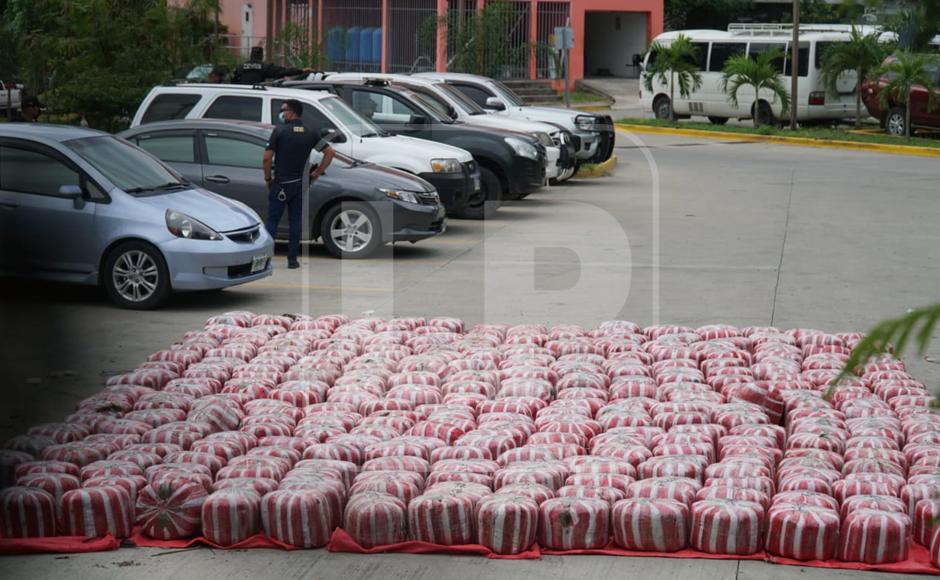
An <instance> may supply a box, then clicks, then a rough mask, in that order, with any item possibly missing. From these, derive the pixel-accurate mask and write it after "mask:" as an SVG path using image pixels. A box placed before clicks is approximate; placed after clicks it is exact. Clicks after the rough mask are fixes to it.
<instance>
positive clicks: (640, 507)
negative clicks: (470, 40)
mask: <svg viewBox="0 0 940 580" xmlns="http://www.w3.org/2000/svg"><path fill="white" fill-rule="evenodd" d="M689 521H690V517H689V507H688V506H687V505H686V504H684V503H680V502H677V501H673V500H669V499H642V498H632V499H625V500H621V501H618V502H617V503H615V504H614V506H613V508H612V510H611V523H612V526H613V538H614V543H615V544H617V545H618V546H620V547H622V548H625V549H627V550H641V551H651V552H676V551H679V550H683V549H685V548H686V547H687V546H688V544H689Z"/></svg>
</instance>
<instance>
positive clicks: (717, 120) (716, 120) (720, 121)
mask: <svg viewBox="0 0 940 580" xmlns="http://www.w3.org/2000/svg"><path fill="white" fill-rule="evenodd" d="M708 122H709V123H711V124H712V125H726V124H727V123H728V117H709V118H708Z"/></svg>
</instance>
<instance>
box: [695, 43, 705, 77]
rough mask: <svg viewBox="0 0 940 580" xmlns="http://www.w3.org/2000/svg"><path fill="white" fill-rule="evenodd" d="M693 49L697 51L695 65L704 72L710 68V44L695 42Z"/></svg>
mask: <svg viewBox="0 0 940 580" xmlns="http://www.w3.org/2000/svg"><path fill="white" fill-rule="evenodd" d="M692 48H694V49H695V64H696V65H698V70H700V71H703V72H704V71H705V70H706V69H707V66H708V43H707V42H693V43H692Z"/></svg>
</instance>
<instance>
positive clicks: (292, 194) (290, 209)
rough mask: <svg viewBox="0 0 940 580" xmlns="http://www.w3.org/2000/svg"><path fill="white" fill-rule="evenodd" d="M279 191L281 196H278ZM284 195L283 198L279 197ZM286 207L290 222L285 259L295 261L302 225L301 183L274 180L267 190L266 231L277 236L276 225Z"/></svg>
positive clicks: (298, 251)
mask: <svg viewBox="0 0 940 580" xmlns="http://www.w3.org/2000/svg"><path fill="white" fill-rule="evenodd" d="M281 192H283V193H284V195H283V196H279V195H278V194H280V193H281ZM280 197H284V199H280ZM285 207H286V208H287V221H288V223H289V224H290V236H289V237H288V238H287V261H288V262H296V261H297V256H299V255H300V233H301V228H302V226H303V208H304V199H303V183H302V182H301V181H300V180H297V181H295V182H293V183H286V184H280V183H277V182H276V181H275V182H274V183H272V184H271V189H270V191H268V223H267V228H268V233H269V234H271V237H272V238H277V226H278V224H279V223H280V222H281V216H282V215H283V214H284V208H285Z"/></svg>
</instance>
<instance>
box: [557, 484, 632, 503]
mask: <svg viewBox="0 0 940 580" xmlns="http://www.w3.org/2000/svg"><path fill="white" fill-rule="evenodd" d="M557 495H558V497H596V498H598V499H602V500H604V501H606V502H608V503H609V504H611V505H613V504H614V503H616V502H618V501H620V500H622V499H624V498H626V496H627V494H626V492H624V491H621V490H619V489H617V488H615V487H604V486H596V485H565V486H562V487H559V488H558V492H557Z"/></svg>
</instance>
